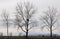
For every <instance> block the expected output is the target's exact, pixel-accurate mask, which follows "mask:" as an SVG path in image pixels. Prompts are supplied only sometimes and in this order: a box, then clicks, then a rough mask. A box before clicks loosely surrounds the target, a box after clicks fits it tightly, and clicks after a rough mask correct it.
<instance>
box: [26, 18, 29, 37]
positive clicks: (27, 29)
mask: <svg viewBox="0 0 60 39" xmlns="http://www.w3.org/2000/svg"><path fill="white" fill-rule="evenodd" d="M28 22H29V19H27V23H26V24H27V28H26V38H27V37H28Z"/></svg>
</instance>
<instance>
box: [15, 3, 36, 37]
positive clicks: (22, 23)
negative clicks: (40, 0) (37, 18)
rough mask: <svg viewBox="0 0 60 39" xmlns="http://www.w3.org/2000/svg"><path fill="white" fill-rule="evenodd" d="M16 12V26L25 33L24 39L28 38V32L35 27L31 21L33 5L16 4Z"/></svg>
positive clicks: (33, 11)
mask: <svg viewBox="0 0 60 39" xmlns="http://www.w3.org/2000/svg"><path fill="white" fill-rule="evenodd" d="M16 11H17V14H16V19H15V20H16V24H17V25H18V26H19V27H18V28H20V29H21V30H22V31H23V32H25V33H26V37H28V31H29V30H30V29H32V28H33V27H34V26H35V24H34V23H35V22H33V21H32V16H33V14H34V13H35V12H36V10H35V8H34V7H33V4H30V3H29V2H27V3H26V2H24V3H21V4H17V7H16Z"/></svg>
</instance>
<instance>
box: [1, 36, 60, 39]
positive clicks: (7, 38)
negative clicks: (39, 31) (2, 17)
mask: <svg viewBox="0 0 60 39" xmlns="http://www.w3.org/2000/svg"><path fill="white" fill-rule="evenodd" d="M0 39H60V37H40V36H33V37H32V36H30V37H28V38H26V37H23V36H9V37H7V36H1V37H0Z"/></svg>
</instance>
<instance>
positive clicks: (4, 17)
mask: <svg viewBox="0 0 60 39" xmlns="http://www.w3.org/2000/svg"><path fill="white" fill-rule="evenodd" d="M1 15H2V20H3V25H4V26H6V27H7V36H8V27H9V14H8V13H7V12H6V10H4V12H3V13H2V14H1Z"/></svg>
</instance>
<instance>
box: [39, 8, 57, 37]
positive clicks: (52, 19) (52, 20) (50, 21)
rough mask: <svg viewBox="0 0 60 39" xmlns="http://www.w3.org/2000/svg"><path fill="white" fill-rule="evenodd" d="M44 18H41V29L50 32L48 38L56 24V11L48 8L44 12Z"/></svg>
mask: <svg viewBox="0 0 60 39" xmlns="http://www.w3.org/2000/svg"><path fill="white" fill-rule="evenodd" d="M44 14H45V16H43V17H42V19H40V20H42V22H43V24H44V25H43V26H42V29H43V28H44V27H47V29H48V30H49V31H50V36H51V37H52V31H53V30H55V29H56V28H55V29H53V27H54V26H55V24H56V22H57V17H56V15H57V10H56V9H55V8H50V7H49V9H48V10H47V11H46V12H44Z"/></svg>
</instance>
